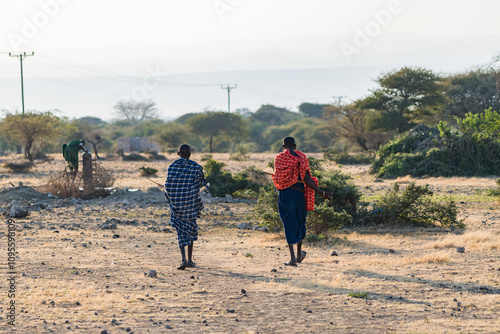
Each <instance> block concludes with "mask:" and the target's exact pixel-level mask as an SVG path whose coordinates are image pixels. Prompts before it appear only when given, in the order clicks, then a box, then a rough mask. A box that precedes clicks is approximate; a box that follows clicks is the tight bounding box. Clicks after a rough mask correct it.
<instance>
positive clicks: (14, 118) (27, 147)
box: [0, 111, 61, 162]
mask: <svg viewBox="0 0 500 334" xmlns="http://www.w3.org/2000/svg"><path fill="white" fill-rule="evenodd" d="M60 123H61V120H60V119H59V118H58V117H57V116H54V115H53V114H52V113H51V112H50V111H47V112H36V111H27V112H25V113H19V112H16V113H9V114H7V115H6V116H5V118H4V119H3V120H2V122H1V123H0V132H2V133H3V134H5V135H6V136H8V137H9V138H10V139H11V140H12V141H14V142H17V143H22V144H23V145H24V154H25V156H26V157H27V158H28V160H29V161H30V162H33V155H32V152H31V149H32V148H33V145H34V144H35V143H37V142H38V144H40V145H42V144H43V143H44V141H45V140H47V139H50V138H54V135H55V134H57V132H58V131H59V125H60Z"/></svg>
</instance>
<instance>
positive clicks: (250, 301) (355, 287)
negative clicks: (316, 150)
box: [0, 154, 500, 333]
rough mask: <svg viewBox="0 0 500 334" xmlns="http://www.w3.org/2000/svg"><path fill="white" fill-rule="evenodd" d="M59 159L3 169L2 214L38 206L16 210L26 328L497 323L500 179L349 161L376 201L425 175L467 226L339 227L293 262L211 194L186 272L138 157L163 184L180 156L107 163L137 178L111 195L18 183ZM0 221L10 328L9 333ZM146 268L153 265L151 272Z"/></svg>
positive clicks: (471, 328) (391, 327)
mask: <svg viewBox="0 0 500 334" xmlns="http://www.w3.org/2000/svg"><path fill="white" fill-rule="evenodd" d="M272 157H273V154H260V155H252V156H251V158H250V160H249V161H243V162H235V161H229V160H228V155H225V154H214V158H215V159H216V160H221V161H225V162H226V163H227V164H228V169H229V170H231V171H232V172H237V171H239V170H242V169H244V168H246V167H248V166H250V165H254V166H256V167H258V168H262V169H265V170H268V168H267V167H266V165H267V163H268V161H269V160H270V159H271V158H272ZM318 157H320V156H318ZM54 158H55V160H54V161H52V162H50V163H44V164H40V165H37V166H36V167H35V169H34V170H33V172H32V173H30V174H12V173H9V172H8V171H7V170H6V169H0V212H1V211H4V213H5V211H8V210H9V209H10V207H11V206H12V205H14V204H17V205H20V206H23V207H25V208H27V209H28V210H30V216H28V217H27V218H23V219H15V223H16V226H17V230H18V231H17V234H16V236H15V238H16V240H15V241H16V250H17V252H18V257H17V259H16V271H17V274H16V275H15V276H16V277H15V278H16V297H15V301H16V306H17V307H16V311H17V317H16V324H17V326H16V329H17V332H18V333H50V332H53V333H68V332H82V333H101V332H102V331H103V330H106V331H107V332H108V333H120V332H125V333H126V330H127V329H130V331H129V333H130V332H133V333H170V332H174V333H193V332H197V333H476V332H477V333H498V332H500V320H499V314H500V298H499V295H500V252H499V249H500V225H499V218H500V214H499V213H498V203H497V202H496V199H495V198H493V197H488V196H486V195H485V192H484V190H485V189H488V188H490V187H494V186H495V181H496V178H495V177H490V178H427V179H417V180H414V179H411V178H408V177H406V178H400V179H397V180H390V181H389V180H376V179H375V178H374V177H373V176H371V175H369V174H367V170H368V167H367V166H342V167H341V169H342V170H343V171H344V172H347V173H350V174H351V175H352V176H353V179H354V182H355V183H356V184H357V185H359V186H360V189H362V191H363V193H364V195H365V197H366V199H367V200H369V199H370V198H373V197H375V196H378V195H380V194H382V193H384V192H385V191H386V190H387V189H388V188H389V187H390V186H391V184H392V183H394V182H398V183H400V184H401V185H402V186H405V185H406V184H408V183H409V182H412V181H415V182H416V183H417V184H429V185H430V187H431V189H433V190H434V192H435V195H436V196H439V197H440V198H441V197H442V198H446V197H451V198H453V199H454V200H456V201H457V203H459V207H460V217H461V218H463V219H465V223H466V224H467V228H466V229H463V230H459V229H449V228H447V229H442V228H398V229H394V228H381V227H377V228H365V229H356V230H355V229H343V230H340V231H337V232H335V233H334V234H332V236H331V237H330V240H329V241H327V242H321V243H315V244H311V243H306V244H305V246H304V247H305V248H304V249H305V250H306V251H307V252H308V255H307V258H306V259H305V260H304V262H303V263H301V264H299V266H298V267H295V268H289V267H285V266H283V263H284V262H286V261H287V260H288V250H287V246H286V242H285V240H284V237H283V236H282V235H280V234H272V233H265V232H260V231H254V230H241V229H238V228H237V224H238V223H241V222H250V223H253V224H257V223H258V220H257V219H256V218H255V217H254V216H253V209H252V208H253V203H252V202H250V201H235V200H226V199H215V198H209V197H204V200H205V206H206V210H205V213H204V216H203V217H202V219H201V220H200V221H199V225H200V238H199V241H198V242H196V243H195V251H194V260H195V262H196V263H197V266H196V268H188V269H187V270H185V271H179V270H176V266H177V265H178V264H179V262H180V255H179V252H178V248H177V241H176V234H175V231H173V230H172V229H171V228H170V226H169V211H168V207H167V206H166V205H165V203H164V201H163V198H162V196H163V195H162V193H161V191H159V190H158V189H157V188H155V185H154V184H152V183H151V182H149V181H147V180H146V179H144V178H141V177H140V176H139V169H138V168H139V167H141V166H149V167H154V168H157V169H158V170H159V173H158V175H159V177H157V178H156V179H155V180H156V181H157V182H159V183H163V180H164V177H165V175H166V169H167V167H168V164H169V162H171V161H173V159H175V156H174V155H167V158H168V159H169V160H168V161H166V162H165V161H163V162H126V163H125V162H119V161H104V162H102V165H103V166H104V167H105V168H108V169H112V170H113V171H114V173H115V175H116V177H117V180H116V183H115V187H116V188H120V189H130V190H137V191H127V192H125V191H121V192H120V193H117V194H114V195H111V196H109V197H107V198H104V199H96V200H90V201H82V200H72V199H66V200H63V199H53V198H49V197H47V196H46V195H44V194H40V193H37V192H35V191H33V190H31V189H30V188H26V187H17V186H18V185H19V183H20V182H22V184H23V185H25V186H32V187H37V186H40V185H42V184H44V183H46V182H47V180H48V179H49V178H50V177H53V176H55V175H57V173H59V172H60V171H61V170H63V169H64V167H65V164H64V162H63V161H62V160H61V159H60V157H58V156H54ZM193 158H194V160H196V161H198V162H199V161H200V159H201V155H200V154H195V155H194V157H193ZM12 160H13V161H20V157H7V158H6V157H0V165H3V164H4V163H5V162H8V161H12ZM328 168H339V166H334V165H332V166H328ZM11 184H13V185H15V186H16V187H12V186H11ZM2 189H3V190H2ZM111 218H115V220H113V221H110V219H111ZM2 220H3V221H5V222H6V221H7V218H6V217H3V218H2ZM104 223H108V224H109V223H115V224H116V228H113V229H103V228H102V225H103V224H104ZM2 226H3V227H2V230H1V231H0V252H3V253H2V255H1V256H2V258H3V259H4V260H3V261H2V264H1V266H2V268H1V269H0V270H1V272H2V274H3V275H2V278H3V279H2V281H1V282H2V283H1V284H0V289H1V290H2V292H1V293H0V296H1V297H0V317H1V319H0V320H2V321H1V322H0V331H1V332H7V331H9V330H11V328H10V326H9V325H8V324H7V318H6V313H7V307H8V305H9V302H10V300H11V298H9V297H8V296H7V294H8V289H9V286H8V284H7V283H8V282H6V279H5V278H6V277H7V276H8V275H7V272H8V268H7V263H6V260H5V259H6V258H7V237H6V235H7V233H8V230H7V224H4V225H2ZM457 247H465V253H458V252H457V250H456V248H457ZM333 251H335V252H336V253H337V254H338V256H332V255H331V254H332V252H333ZM150 270H156V271H157V277H147V276H146V275H145V273H149V271H150Z"/></svg>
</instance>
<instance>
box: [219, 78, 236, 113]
mask: <svg viewBox="0 0 500 334" xmlns="http://www.w3.org/2000/svg"><path fill="white" fill-rule="evenodd" d="M236 87H237V85H236V84H234V87H231V86H229V84H228V85H227V86H226V87H224V86H222V85H220V88H221V89H227V112H228V113H231V89H236Z"/></svg>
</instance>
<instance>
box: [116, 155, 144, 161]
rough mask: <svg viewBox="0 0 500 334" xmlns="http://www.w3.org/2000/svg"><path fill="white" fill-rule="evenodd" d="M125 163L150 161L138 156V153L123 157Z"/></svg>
mask: <svg viewBox="0 0 500 334" xmlns="http://www.w3.org/2000/svg"><path fill="white" fill-rule="evenodd" d="M122 160H123V161H149V159H148V158H146V157H145V156H143V155H140V154H137V153H131V154H129V155H124V156H122Z"/></svg>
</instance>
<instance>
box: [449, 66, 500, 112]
mask: <svg viewBox="0 0 500 334" xmlns="http://www.w3.org/2000/svg"><path fill="white" fill-rule="evenodd" d="M446 80H447V83H448V85H447V86H446V95H447V97H448V99H449V103H448V104H447V106H446V108H445V109H444V112H443V118H445V119H446V118H453V117H460V118H464V117H465V115H466V114H467V113H469V112H470V113H473V114H479V113H482V112H483V111H484V110H485V109H488V108H490V107H491V108H493V109H494V110H500V91H498V90H497V81H496V78H495V71H494V70H474V71H469V72H466V73H459V74H454V75H451V76H449V77H447V78H446Z"/></svg>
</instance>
